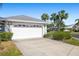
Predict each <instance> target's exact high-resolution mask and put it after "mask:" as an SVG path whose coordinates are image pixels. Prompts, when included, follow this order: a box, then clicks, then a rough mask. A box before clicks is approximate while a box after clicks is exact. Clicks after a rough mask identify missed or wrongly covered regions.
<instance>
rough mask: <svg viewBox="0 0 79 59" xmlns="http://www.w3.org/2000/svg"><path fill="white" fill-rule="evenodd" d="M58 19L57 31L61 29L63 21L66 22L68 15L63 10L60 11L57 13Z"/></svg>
mask: <svg viewBox="0 0 79 59" xmlns="http://www.w3.org/2000/svg"><path fill="white" fill-rule="evenodd" d="M58 16H59V17H58V18H59V26H58V27H59V30H60V29H61V27H62V24H63V20H66V19H67V18H68V13H66V12H65V10H61V11H59V12H58Z"/></svg>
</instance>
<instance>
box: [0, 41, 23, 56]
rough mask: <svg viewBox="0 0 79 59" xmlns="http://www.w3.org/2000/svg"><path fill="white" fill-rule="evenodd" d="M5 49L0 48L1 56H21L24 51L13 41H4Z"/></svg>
mask: <svg viewBox="0 0 79 59" xmlns="http://www.w3.org/2000/svg"><path fill="white" fill-rule="evenodd" d="M1 45H2V47H3V48H4V49H3V50H0V56H20V55H22V53H21V52H20V51H19V50H18V49H17V47H16V45H15V44H14V43H13V42H12V41H3V42H2V43H1Z"/></svg>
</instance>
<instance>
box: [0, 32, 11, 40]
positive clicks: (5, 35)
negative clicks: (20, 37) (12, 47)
mask: <svg viewBox="0 0 79 59" xmlns="http://www.w3.org/2000/svg"><path fill="white" fill-rule="evenodd" d="M12 35H13V33H11V32H0V40H1V41H8V40H11V38H12Z"/></svg>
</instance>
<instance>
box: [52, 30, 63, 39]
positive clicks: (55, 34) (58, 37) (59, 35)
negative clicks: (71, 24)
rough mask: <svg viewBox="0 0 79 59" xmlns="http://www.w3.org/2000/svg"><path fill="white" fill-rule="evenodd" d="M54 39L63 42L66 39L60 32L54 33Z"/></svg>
mask: <svg viewBox="0 0 79 59" xmlns="http://www.w3.org/2000/svg"><path fill="white" fill-rule="evenodd" d="M53 39H55V40H63V39H64V36H63V32H59V31H56V32H54V33H53Z"/></svg>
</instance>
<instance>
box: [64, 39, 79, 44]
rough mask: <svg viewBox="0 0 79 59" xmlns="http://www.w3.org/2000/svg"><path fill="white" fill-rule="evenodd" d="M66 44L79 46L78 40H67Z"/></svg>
mask: <svg viewBox="0 0 79 59" xmlns="http://www.w3.org/2000/svg"><path fill="white" fill-rule="evenodd" d="M65 42H66V43H68V44H72V45H76V46H79V40H76V39H74V38H71V39H67V40H65Z"/></svg>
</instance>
